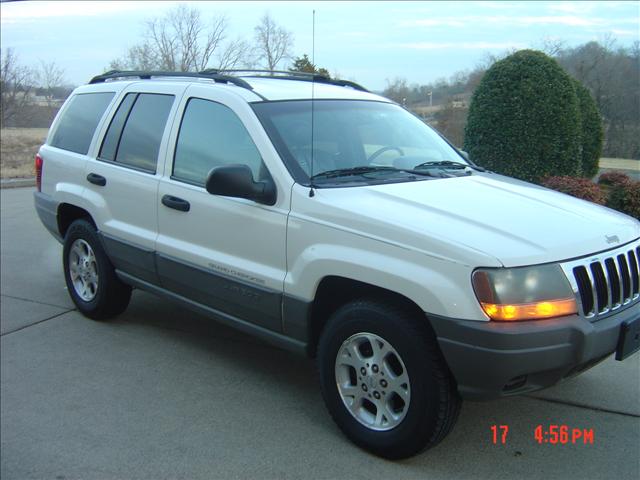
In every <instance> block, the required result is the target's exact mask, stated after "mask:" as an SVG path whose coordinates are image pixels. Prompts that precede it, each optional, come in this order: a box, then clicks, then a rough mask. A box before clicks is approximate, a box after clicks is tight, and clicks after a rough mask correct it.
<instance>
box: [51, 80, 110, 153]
mask: <svg viewBox="0 0 640 480" xmlns="http://www.w3.org/2000/svg"><path fill="white" fill-rule="evenodd" d="M114 95H115V94H114V93H113V92H100V93H80V94H78V95H75V96H74V97H73V98H72V99H71V100H69V106H68V107H67V108H66V109H65V111H64V113H63V114H62V117H61V118H60V122H59V123H58V126H57V128H56V131H55V133H54V134H53V138H52V139H51V146H52V147H57V148H62V149H63V150H69V151H70V152H76V153H81V154H83V155H86V154H87V152H88V151H89V145H91V140H92V139H93V134H94V132H95V131H96V127H97V126H98V123H99V122H100V119H101V118H102V115H104V112H105V110H106V109H107V107H108V106H109V103H110V102H111V100H112V99H113V96H114Z"/></svg>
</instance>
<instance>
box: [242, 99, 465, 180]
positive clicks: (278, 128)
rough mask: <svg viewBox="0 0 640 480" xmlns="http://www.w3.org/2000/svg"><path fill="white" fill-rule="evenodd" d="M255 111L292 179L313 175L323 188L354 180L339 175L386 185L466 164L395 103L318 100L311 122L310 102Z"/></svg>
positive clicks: (260, 107) (269, 105) (258, 107)
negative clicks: (325, 184) (381, 178)
mask: <svg viewBox="0 0 640 480" xmlns="http://www.w3.org/2000/svg"><path fill="white" fill-rule="evenodd" d="M253 108H254V111H255V112H256V114H257V115H258V117H259V118H260V121H261V122H262V124H263V125H264V127H265V129H266V130H267V133H268V134H269V136H270V137H271V139H272V141H273V142H274V144H275V146H276V148H277V149H278V153H280V156H281V157H282V158H283V159H284V160H285V162H286V163H287V166H288V167H289V170H290V171H291V172H292V174H293V176H294V177H295V178H296V180H297V181H299V182H302V183H305V184H306V183H307V182H308V181H309V178H310V177H311V176H313V178H314V182H317V183H319V184H320V183H322V182H339V181H347V182H353V181H354V180H353V178H346V177H347V175H339V174H336V172H339V173H342V172H348V173H349V174H350V175H354V172H358V173H359V174H361V175H365V174H366V175H368V178H369V179H371V178H373V177H371V175H372V172H375V173H376V175H377V177H375V178H378V177H379V176H380V175H384V178H385V181H386V182H388V181H393V180H394V179H396V180H397V181H406V179H407V175H408V174H409V173H410V172H411V171H413V173H414V174H415V172H416V171H418V170H425V171H426V170H427V169H428V167H434V166H437V167H438V169H439V170H442V169H449V170H453V169H456V168H458V169H460V168H464V166H467V165H468V163H467V162H466V161H465V160H464V158H462V157H461V156H460V155H459V154H458V153H457V152H456V151H455V150H454V149H453V148H452V147H451V146H450V145H449V144H448V143H447V142H446V141H444V140H443V139H442V138H441V137H440V135H438V134H437V133H436V132H435V131H433V130H432V129H431V128H430V127H428V126H427V125H426V124H425V123H423V122H422V121H421V120H419V119H418V118H416V117H415V116H413V115H412V114H410V113H409V112H407V111H406V110H404V109H403V108H401V107H400V106H398V105H395V104H391V103H384V102H376V101H354V100H316V101H315V102H314V105H313V119H312V111H311V101H310V100H295V101H285V102H262V103H255V104H253ZM312 124H313V166H312V161H311V160H312V146H311V126H312ZM354 169H355V170H354ZM379 172H382V173H379ZM434 176H437V175H432V178H433V177H434ZM413 178H414V179H415V175H414V177H413ZM423 178H424V177H423ZM423 178H421V179H423ZM368 183H371V182H368Z"/></svg>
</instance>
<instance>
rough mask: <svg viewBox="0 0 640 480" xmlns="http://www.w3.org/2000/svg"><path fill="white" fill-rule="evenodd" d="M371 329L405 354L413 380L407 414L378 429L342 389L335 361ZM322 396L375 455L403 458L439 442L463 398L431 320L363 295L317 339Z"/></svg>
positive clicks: (355, 438)
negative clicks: (354, 409)
mask: <svg viewBox="0 0 640 480" xmlns="http://www.w3.org/2000/svg"><path fill="white" fill-rule="evenodd" d="M361 332H368V333H371V334H374V335H377V336H379V337H381V338H382V339H383V340H385V341H386V342H388V343H389V345H390V346H392V347H393V348H394V349H395V350H396V352H397V353H398V354H399V355H400V357H401V359H402V361H403V362H404V365H405V366H406V371H407V374H408V376H409V379H410V401H409V402H408V407H407V410H406V414H405V416H404V418H403V419H402V420H401V421H400V423H399V424H398V425H397V426H395V427H393V428H392V429H390V430H386V431H377V430H374V429H371V428H368V427H367V426H365V425H363V424H362V423H361V422H360V421H358V420H356V418H355V417H354V416H353V415H352V414H351V412H350V411H349V410H348V409H347V407H346V406H345V403H344V402H343V400H342V397H341V396H340V393H339V392H338V387H337V380H336V373H335V362H336V356H337V355H338V352H339V351H340V349H341V346H342V344H343V342H345V340H347V339H349V338H351V336H352V335H355V334H357V333H361ZM317 364H318V370H319V375H320V383H321V389H322V396H323V397H324V401H325V404H326V406H327V409H328V410H329V413H330V414H331V416H332V417H333V420H334V421H335V422H336V424H337V425H338V427H340V429H341V430H342V431H343V432H344V434H345V435H346V436H347V437H348V438H349V439H350V440H351V441H353V442H354V443H355V444H356V445H358V446H360V447H361V448H364V449H366V450H368V451H370V452H372V453H374V454H376V455H379V456H381V457H385V458H389V459H401V458H407V457H410V456H412V455H415V454H417V453H419V452H421V451H423V450H425V449H427V448H430V447H433V446H435V445H436V444H437V443H439V442H440V441H441V440H442V439H443V438H444V437H446V436H447V434H448V433H449V432H450V431H451V430H452V428H453V426H454V424H455V422H456V420H457V418H458V414H459V412H460V407H461V404H462V400H461V399H460V396H459V395H458V392H457V389H456V385H455V381H454V380H453V377H452V375H451V373H450V372H449V369H448V367H447V365H446V362H445V360H444V358H443V357H442V353H441V352H440V349H439V347H438V344H437V340H436V338H435V334H434V333H433V330H432V329H431V327H430V326H429V325H428V323H427V319H426V318H424V317H422V318H417V317H416V315H415V313H412V312H410V311H409V310H407V309H404V308H401V307H397V306H394V305H393V304H391V303H389V304H386V303H380V302H376V301H372V300H366V299H364V300H358V301H354V302H351V303H349V304H347V305H345V306H343V307H341V308H340V309H338V310H337V311H336V312H335V313H334V314H333V315H332V316H331V318H330V319H329V321H328V322H327V325H326V326H325V328H324V330H323V332H322V335H321V337H320V340H319V344H318V355H317Z"/></svg>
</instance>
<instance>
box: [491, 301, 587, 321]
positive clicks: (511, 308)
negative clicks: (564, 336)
mask: <svg viewBox="0 0 640 480" xmlns="http://www.w3.org/2000/svg"><path fill="white" fill-rule="evenodd" d="M480 304H481V305H482V309H483V310H484V313H486V314H487V316H488V317H489V318H491V319H492V320H504V321H513V320H536V319H540V318H551V317H561V316H563V315H573V314H574V313H577V312H578V305H577V304H576V301H575V299H573V298H565V299H561V300H548V301H545V302H533V303H520V304H515V305H497V304H495V303H484V302H481V303H480Z"/></svg>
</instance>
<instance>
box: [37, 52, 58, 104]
mask: <svg viewBox="0 0 640 480" xmlns="http://www.w3.org/2000/svg"><path fill="white" fill-rule="evenodd" d="M36 79H37V81H38V86H39V87H40V88H41V89H42V90H43V91H44V94H45V98H46V100H47V107H49V109H50V110H51V109H53V108H55V106H56V102H55V94H56V91H57V90H59V89H60V88H61V87H62V86H63V85H64V69H63V68H61V67H60V66H58V64H56V62H45V61H44V60H40V65H39V67H38V70H37V71H36Z"/></svg>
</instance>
